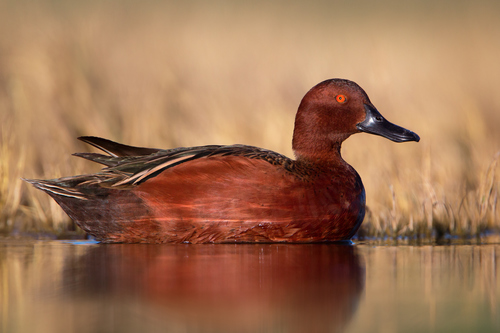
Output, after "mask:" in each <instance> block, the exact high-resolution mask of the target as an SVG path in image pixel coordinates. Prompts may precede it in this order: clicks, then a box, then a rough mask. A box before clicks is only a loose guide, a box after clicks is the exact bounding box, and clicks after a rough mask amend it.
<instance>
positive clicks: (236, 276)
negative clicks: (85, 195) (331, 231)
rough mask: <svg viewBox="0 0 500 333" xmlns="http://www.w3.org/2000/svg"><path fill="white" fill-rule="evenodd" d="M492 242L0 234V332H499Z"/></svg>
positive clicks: (496, 255) (499, 288)
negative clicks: (117, 240)
mask: <svg viewBox="0 0 500 333" xmlns="http://www.w3.org/2000/svg"><path fill="white" fill-rule="evenodd" d="M499 260H500V245H496V244H489V245H488V244H487V245H446V246H408V245H404V246H401V245H400V246H383V245H374V244H354V245H350V244H308V245H276V244H258V245H255V244H251V245H250V244H247V245H243V244H238V245H187V244H181V245H138V244H137V245H125V244H114V245H104V244H98V243H95V242H92V241H33V240H28V241H15V240H3V241H0V288H1V291H0V310H1V311H0V322H1V323H0V330H1V332H499V331H500V302H499V300H500V262H499Z"/></svg>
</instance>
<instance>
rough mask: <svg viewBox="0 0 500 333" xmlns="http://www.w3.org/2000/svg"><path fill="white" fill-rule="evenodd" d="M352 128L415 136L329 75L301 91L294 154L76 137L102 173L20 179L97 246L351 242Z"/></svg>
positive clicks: (358, 191) (358, 203)
mask: <svg viewBox="0 0 500 333" xmlns="http://www.w3.org/2000/svg"><path fill="white" fill-rule="evenodd" d="M360 132H365V133H369V134H374V135H379V136H382V137H385V138H387V139H389V140H392V141H394V142H407V141H415V142H418V141H419V140H420V137H419V136H418V135H417V134H416V133H414V132H412V131H410V130H408V129H405V128H403V127H400V126H398V125H395V124H393V123H391V122H389V121H388V120H386V119H385V118H384V117H383V116H382V115H381V114H380V112H379V111H378V110H377V108H376V107H375V106H374V105H373V104H372V103H371V101H370V99H369V97H368V95H367V94H366V93H365V91H364V90H363V89H362V88H361V87H360V86H359V85H358V84H357V83H355V82H353V81H350V80H346V79H338V78H337V79H329V80H325V81H323V82H320V83H319V84H317V85H315V86H314V87H313V88H311V89H310V90H309V91H308V92H307V93H306V94H305V96H304V97H303V98H302V100H301V102H300V104H299V107H298V110H297V113H296V116H295V126H294V131H293V138H292V149H293V152H294V155H295V158H294V159H292V158H289V157H286V156H284V155H282V154H279V153H277V152H274V151H271V150H267V149H263V148H258V147H254V146H249V145H242V144H234V145H207V146H197V147H180V148H173V149H156V148H145V147H134V146H128V145H124V144H120V143H117V142H113V141H110V140H107V139H104V138H100V137H94V136H83V137H79V138H78V139H79V140H81V141H83V142H85V143H87V144H90V145H91V146H94V147H95V148H97V149H99V150H101V151H102V152H103V153H104V154H103V153H76V154H74V155H75V156H78V157H81V158H85V159H87V160H90V161H93V162H97V163H100V164H102V165H104V167H103V169H102V170H101V171H99V172H97V173H95V174H87V175H79V176H71V177H63V178H58V179H50V180H38V179H24V180H25V181H27V182H28V183H31V184H32V185H33V186H34V187H35V188H37V189H40V190H42V191H45V192H46V193H47V194H48V195H50V196H51V197H52V198H53V199H54V200H55V201H56V202H57V203H58V204H59V205H60V206H61V208H62V209H63V210H64V211H65V212H66V214H67V215H68V216H69V217H70V218H71V219H72V220H73V221H74V222H75V223H76V224H77V225H78V226H79V227H80V228H81V229H83V230H84V231H85V232H86V233H87V234H88V235H90V236H93V237H94V238H95V240H96V241H99V242H102V243H155V244H157V243H193V244H200V243H315V242H336V241H349V240H350V239H351V238H352V237H353V236H354V235H355V233H356V231H357V230H358V228H359V227H360V225H361V223H362V222H363V219H364V216H365V210H366V194H365V189H364V186H363V183H362V181H361V178H360V176H359V174H358V173H357V172H356V170H354V168H353V167H352V166H350V165H349V164H348V163H347V162H346V161H344V159H343V158H342V156H341V146H342V143H343V142H344V141H345V140H346V139H347V138H348V137H350V136H351V135H353V134H356V133H360Z"/></svg>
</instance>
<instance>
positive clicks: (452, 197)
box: [0, 0, 500, 238]
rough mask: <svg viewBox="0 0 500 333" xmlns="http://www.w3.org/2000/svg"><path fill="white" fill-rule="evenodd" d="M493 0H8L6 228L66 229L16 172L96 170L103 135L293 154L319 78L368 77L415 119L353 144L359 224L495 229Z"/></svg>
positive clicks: (0, 101)
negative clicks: (90, 143) (300, 114)
mask: <svg viewBox="0 0 500 333" xmlns="http://www.w3.org/2000/svg"><path fill="white" fill-rule="evenodd" d="M498 17H500V5H499V4H498V3H497V2H496V1H476V2H474V3H469V2H468V1H440V2H434V1H415V2H414V3H413V2H397V1H382V2H380V1H378V2H372V1H368V0H366V1H361V0H360V1H307V2H301V1H278V2H273V3H268V2H265V1H262V2H261V1H257V2H251V3H248V2H246V1H212V2H210V3H207V2H203V1H187V2H179V3H177V2H172V1H170V2H161V1H146V2H140V1H135V0H129V1H118V0H116V1H112V0H110V1H88V2H84V1H74V2H68V1H66V2H62V1H48V0H46V1H13V0H11V1H9V0H1V1H0V131H1V133H0V154H1V155H0V211H1V213H0V229H2V230H3V231H4V232H6V233H12V232H14V233H17V232H19V231H23V232H25V231H28V232H42V231H43V232H51V233H56V234H57V233H64V232H65V231H67V230H71V229H73V228H74V226H73V225H72V223H71V221H70V220H69V219H68V218H67V216H66V215H65V214H64V213H63V212H62V211H61V210H60V209H59V207H58V206H57V205H56V204H55V203H54V202H53V201H52V200H51V199H50V198H49V197H48V196H47V195H46V194H44V193H41V192H40V191H36V190H34V189H32V188H30V187H29V186H27V184H24V183H22V181H21V180H20V177H27V178H56V177H60V176H68V175H73V174H81V173H89V172H94V171H97V170H98V168H99V167H98V166H97V165H92V163H90V162H86V161H83V160H80V159H78V158H76V157H71V156H70V154H71V153H73V152H77V151H88V150H89V147H86V146H84V145H83V144H82V143H80V142H79V141H77V140H76V137H77V136H79V135H95V136H101V137H106V138H109V139H112V140H116V141H120V142H123V143H126V144H131V145H137V146H151V147H164V148H170V147H176V146H191V145H204V144H232V143H243V144H249V145H256V146H261V147H265V148H269V149H273V150H276V151H278V152H281V153H284V154H286V155H288V156H292V151H291V137H292V131H293V121H294V116H295V112H296V109H297V106H298V104H299V102H300V99H301V98H302V96H303V95H304V94H305V92H306V91H307V90H308V89H309V88H311V87H312V86H313V85H315V84H316V83H318V82H320V81H322V80H324V79H328V78H332V77H341V78H347V79H351V80H353V81H356V82H357V83H359V84H360V85H361V86H362V87H363V88H364V89H365V90H366V91H367V93H368V95H369V96H370V98H371V100H372V102H373V103H374V104H375V105H376V106H377V107H378V109H379V110H380V111H381V113H382V114H383V115H384V116H386V118H388V119H389V120H390V121H392V122H394V123H396V124H399V125H401V126H403V127H406V128H409V129H411V130H413V131H415V132H417V133H418V134H419V135H420V136H421V139H422V140H421V141H420V143H418V144H416V143H406V144H395V143H393V142H390V141H388V140H386V139H383V138H380V137H374V136H369V135H368V134H360V135H355V136H353V137H352V138H350V139H349V140H348V141H347V142H346V143H345V144H344V146H343V156H344V158H345V159H346V160H347V161H348V162H349V163H350V164H352V165H353V166H354V167H355V168H356V170H357V171H358V172H359V174H360V175H361V177H362V179H363V181H364V184H365V187H366V191H367V205H368V207H369V214H367V217H366V218H365V222H364V224H363V227H362V230H361V234H360V235H365V236H379V237H380V236H382V237H383V236H389V237H397V236H402V237H407V236H409V237H416V236H423V237H432V238H436V237H441V236H442V235H457V236H478V235H482V234H484V233H485V232H487V231H491V230H493V231H494V230H498V229H499V227H500V216H499V215H500V213H499V210H498V208H497V200H498V191H499V188H500V186H499V180H498V174H497V173H498V171H499V170H498V166H497V162H498V159H499V155H498V154H499V153H498V152H499V151H500V131H499V130H498V128H499V127H500V126H499V125H500V94H498V89H499V86H500V81H499V78H500V61H499V60H498V59H499V54H500V21H499V20H498Z"/></svg>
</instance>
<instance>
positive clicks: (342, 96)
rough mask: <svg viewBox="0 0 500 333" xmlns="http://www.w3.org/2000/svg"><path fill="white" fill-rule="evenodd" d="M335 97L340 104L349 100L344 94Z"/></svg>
mask: <svg viewBox="0 0 500 333" xmlns="http://www.w3.org/2000/svg"><path fill="white" fill-rule="evenodd" d="M335 99H336V100H337V102H339V103H340V104H344V103H345V102H346V101H347V98H346V97H345V96H344V95H337V97H335Z"/></svg>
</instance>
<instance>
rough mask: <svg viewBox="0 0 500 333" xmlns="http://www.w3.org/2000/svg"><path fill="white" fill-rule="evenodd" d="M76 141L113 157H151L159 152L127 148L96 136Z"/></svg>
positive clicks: (156, 150)
mask: <svg viewBox="0 0 500 333" xmlns="http://www.w3.org/2000/svg"><path fill="white" fill-rule="evenodd" d="M78 140H81V141H83V142H85V143H88V144H89V145H92V146H94V147H96V148H97V149H100V150H102V151H104V152H105V153H107V154H109V155H111V156H114V157H118V156H143V155H151V154H154V153H157V152H159V151H160V150H161V149H156V148H143V147H133V146H127V145H124V144H121V143H118V142H114V141H111V140H108V139H103V138H99V137H96V136H81V137H79V138H78Z"/></svg>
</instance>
